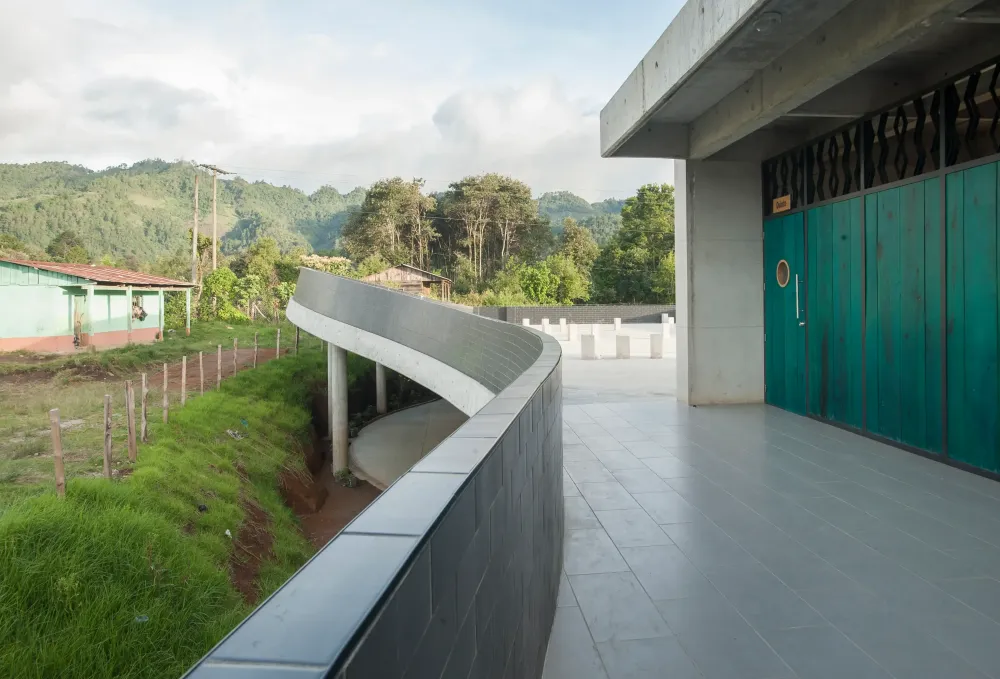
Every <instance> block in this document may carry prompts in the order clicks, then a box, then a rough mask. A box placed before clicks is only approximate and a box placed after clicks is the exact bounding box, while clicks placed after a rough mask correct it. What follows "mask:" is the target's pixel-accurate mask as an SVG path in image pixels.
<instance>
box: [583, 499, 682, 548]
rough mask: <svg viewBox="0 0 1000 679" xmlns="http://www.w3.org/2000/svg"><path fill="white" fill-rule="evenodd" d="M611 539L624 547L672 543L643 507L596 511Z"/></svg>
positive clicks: (619, 546) (620, 546)
mask: <svg viewBox="0 0 1000 679" xmlns="http://www.w3.org/2000/svg"><path fill="white" fill-rule="evenodd" d="M596 514H597V518H598V519H599V520H600V522H601V525H602V526H604V530H605V531H607V533H608V535H609V536H610V537H611V540H612V541H613V542H614V543H615V545H617V546H618V548H619V549H621V548H622V547H650V546H653V545H672V544H673V542H672V541H671V540H670V538H668V537H667V534H666V533H664V532H663V531H662V530H660V527H659V526H658V525H656V522H655V521H653V520H652V519H651V518H649V514H647V513H646V512H645V511H643V510H642V509H614V510H608V511H599V512H596Z"/></svg>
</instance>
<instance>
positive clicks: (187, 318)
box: [184, 288, 191, 335]
mask: <svg viewBox="0 0 1000 679" xmlns="http://www.w3.org/2000/svg"><path fill="white" fill-rule="evenodd" d="M184 334H185V335H190V334H191V288H188V289H187V290H185V291H184Z"/></svg>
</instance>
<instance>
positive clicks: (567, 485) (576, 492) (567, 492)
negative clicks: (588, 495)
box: [563, 471, 580, 497]
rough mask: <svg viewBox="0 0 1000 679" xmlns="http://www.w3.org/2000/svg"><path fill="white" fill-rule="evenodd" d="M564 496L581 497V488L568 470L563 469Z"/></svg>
mask: <svg viewBox="0 0 1000 679" xmlns="http://www.w3.org/2000/svg"><path fill="white" fill-rule="evenodd" d="M563 497H580V489H579V488H577V487H576V484H575V483H573V479H572V478H570V475H569V474H568V473H567V472H566V471H563Z"/></svg>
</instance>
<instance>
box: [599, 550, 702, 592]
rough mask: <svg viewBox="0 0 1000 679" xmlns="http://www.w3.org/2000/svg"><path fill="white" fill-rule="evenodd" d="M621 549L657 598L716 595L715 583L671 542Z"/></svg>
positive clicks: (640, 579) (630, 564) (645, 586)
mask: <svg viewBox="0 0 1000 679" xmlns="http://www.w3.org/2000/svg"><path fill="white" fill-rule="evenodd" d="M618 551H620V552H621V554H622V556H623V557H625V562H626V563H628V565H629V568H631V569H632V572H633V573H635V577H636V578H638V579H639V583H640V584H641V585H642V587H643V589H645V590H646V593H647V594H649V597H650V598H651V599H653V600H654V601H656V600H662V599H683V598H686V597H691V596H697V595H702V594H705V593H709V594H715V587H714V586H713V585H712V583H711V582H709V581H708V579H707V578H705V576H704V575H702V573H701V571H699V570H698V569H697V568H695V566H694V564H692V563H691V562H690V561H689V560H688V558H687V557H686V556H684V554H683V553H682V552H681V550H679V549H678V548H677V547H676V546H674V545H672V544H671V545H657V546H652V547H622V548H621V549H619V550H618Z"/></svg>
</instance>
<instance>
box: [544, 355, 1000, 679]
mask: <svg viewBox="0 0 1000 679" xmlns="http://www.w3.org/2000/svg"><path fill="white" fill-rule="evenodd" d="M588 365H593V364H589V363H585V362H582V361H578V360H567V361H565V362H564V368H563V370H564V382H565V385H566V389H565V403H566V405H565V407H564V426H565V435H564V443H565V469H566V474H565V477H564V482H565V494H566V498H565V502H566V552H565V576H564V577H563V580H562V588H561V591H560V604H559V605H560V608H559V609H558V612H557V614H556V620H555V625H554V627H553V630H552V638H551V641H550V643H549V648H548V657H547V661H546V667H545V675H544V676H545V679H564V678H565V679H590V678H602V679H604V678H607V679H626V678H627V679H645V678H647V677H649V678H652V677H656V678H658V679H659V678H666V679H673V678H688V677H704V678H707V679H730V678H732V679H778V678H784V677H799V678H801V679H827V678H829V679H834V678H841V677H848V678H849V679H869V678H876V677H877V678H882V679H885V678H888V677H896V678H897V679H910V678H921V679H923V678H926V679H960V678H963V679H964V678H966V677H980V678H982V677H995V678H1000V483H996V482H993V481H989V480H986V479H983V478H980V477H977V476H974V475H972V474H967V473H965V472H961V471H958V470H955V469H952V468H950V467H947V466H945V465H941V464H938V463H936V462H933V461H930V460H926V459H923V458H921V457H918V456H916V455H912V454H910V453H906V452H903V451H900V450H897V449H894V448H892V447H889V446H884V445H880V444H877V443H874V442H872V441H869V440H867V439H864V438H861V437H858V436H854V435H852V434H849V433H846V432H843V431H841V430H838V429H835V428H833V427H829V426H825V425H822V424H819V423H816V422H813V421H810V420H807V419H804V418H801V417H797V416H794V415H790V414H788V413H785V412H782V411H780V410H776V409H773V408H766V407H763V406H741V407H701V408H688V407H685V406H683V405H681V404H678V403H677V402H676V401H675V400H674V399H673V398H670V397H664V396H646V395H644V394H643V393H641V392H640V391H638V390H636V391H633V392H631V393H629V391H628V389H627V388H623V387H622V386H621V385H623V384H626V385H627V384H629V383H630V380H629V372H630V371H635V372H636V374H637V375H638V374H639V372H640V371H641V372H642V373H645V374H646V375H647V379H648V372H649V370H650V368H651V366H654V365H655V363H654V362H650V361H642V362H640V361H621V362H619V365H620V366H621V370H620V371H618V372H616V373H615V374H614V376H613V377H612V376H609V377H608V379H609V380H610V379H614V380H615V383H616V385H617V388H616V389H615V390H613V392H612V395H610V396H602V395H601V394H602V393H609V392H608V391H605V390H600V389H597V388H595V385H594V384H593V383H592V380H589V379H583V380H581V379H579V376H580V375H581V374H583V373H584V372H585V371H586V370H587V368H588ZM602 367H603V366H602ZM609 375H611V373H609ZM574 382H576V383H578V384H585V386H584V387H583V388H576V389H574V388H573V384H574ZM647 393H648V392H647Z"/></svg>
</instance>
